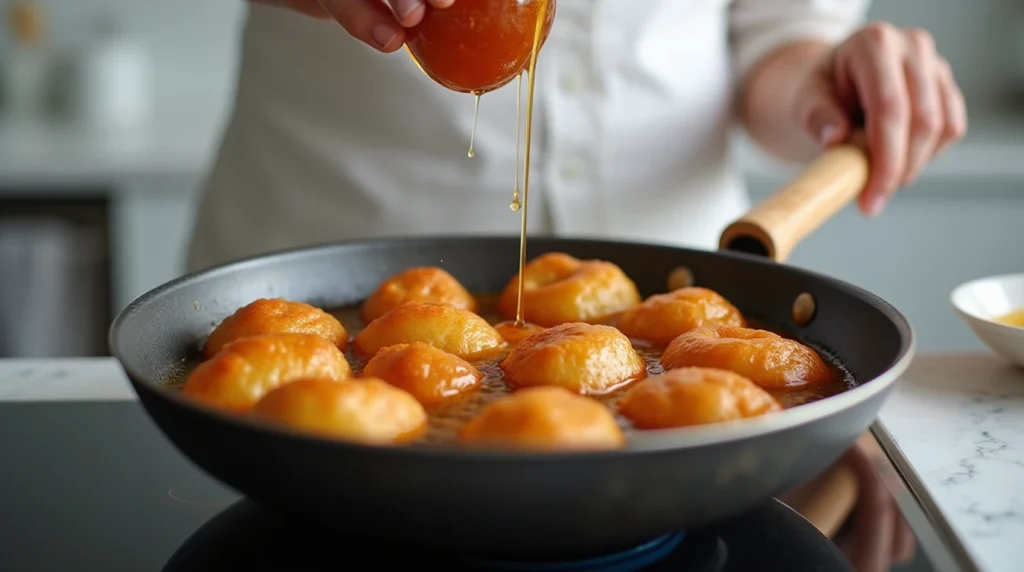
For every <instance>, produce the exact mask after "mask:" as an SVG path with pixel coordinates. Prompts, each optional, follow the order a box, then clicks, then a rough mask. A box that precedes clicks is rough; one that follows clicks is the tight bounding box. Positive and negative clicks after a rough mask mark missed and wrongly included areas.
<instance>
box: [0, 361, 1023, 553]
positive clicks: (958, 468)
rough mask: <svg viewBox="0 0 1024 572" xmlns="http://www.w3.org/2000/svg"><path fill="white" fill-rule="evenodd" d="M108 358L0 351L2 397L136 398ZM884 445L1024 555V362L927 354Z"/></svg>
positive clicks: (924, 486)
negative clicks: (2, 355) (8, 355)
mask: <svg viewBox="0 0 1024 572" xmlns="http://www.w3.org/2000/svg"><path fill="white" fill-rule="evenodd" d="M135 398H136V396H135V393H134V392H133V391H132V389H131V387H130V386H129V385H128V381H127V379H126V378H125V376H124V373H123V371H122V370H121V367H120V366H119V365H118V363H117V362H116V361H115V360H113V359H111V358H99V359H54V360H0V401H41V400H49V401H74V400H134V399H135ZM881 423H882V425H883V427H884V430H883V432H882V433H883V434H882V435H880V437H881V441H882V445H883V446H884V447H885V448H886V450H887V452H889V453H890V455H891V456H892V457H893V461H894V463H895V464H896V465H897V467H898V468H899V469H900V471H901V473H902V474H903V476H904V479H905V481H906V484H907V485H909V487H910V489H911V491H912V493H913V494H914V495H915V496H916V497H917V499H918V501H919V503H920V504H921V505H922V507H923V508H924V510H925V512H926V513H930V518H931V523H932V525H934V526H935V527H936V528H937V529H940V536H941V535H942V534H946V535H947V536H946V541H947V542H948V543H950V544H954V545H957V546H956V547H955V548H954V549H953V551H954V552H956V550H958V549H959V548H960V547H962V548H963V549H964V551H965V552H966V554H967V556H968V558H969V559H970V560H971V564H972V565H973V567H974V568H976V569H978V570H982V571H984V572H1002V571H1006V572H1011V571H1013V572H1016V571H1018V570H1020V569H1021V568H1020V566H1019V560H1020V557H1021V556H1024V371H1021V370H1019V369H1015V368H1013V367H1012V366H1009V365H1007V364H1006V363H1005V362H1003V361H1001V360H1000V359H998V358H996V357H994V356H991V355H989V354H963V355H927V354H926V355H921V356H919V357H918V358H917V359H916V360H915V361H914V363H913V364H912V365H911V367H910V369H909V370H908V371H907V373H906V374H905V375H904V376H903V378H902V379H901V380H900V382H899V385H898V386H897V389H896V390H895V391H894V393H893V395H892V397H891V398H890V400H889V401H888V403H887V404H886V406H885V408H884V409H883V411H882V414H881Z"/></svg>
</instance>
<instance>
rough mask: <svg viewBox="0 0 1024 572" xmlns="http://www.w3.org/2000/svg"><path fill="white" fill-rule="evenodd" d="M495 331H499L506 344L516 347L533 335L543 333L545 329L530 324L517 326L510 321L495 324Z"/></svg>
mask: <svg viewBox="0 0 1024 572" xmlns="http://www.w3.org/2000/svg"><path fill="white" fill-rule="evenodd" d="M494 329H495V330H497V331H498V334H499V335H501V337H502V339H504V340H505V342H506V343H508V344H509V345H513V346H514V345H516V344H518V343H519V342H521V341H523V340H525V339H526V338H528V337H530V336H532V335H533V334H536V333H537V332H540V331H543V330H544V327H543V326H538V325H537V324H531V323H529V322H527V323H524V324H522V325H516V323H515V321H512V320H510V321H508V322H499V323H497V324H494Z"/></svg>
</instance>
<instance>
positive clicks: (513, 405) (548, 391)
mask: <svg viewBox="0 0 1024 572" xmlns="http://www.w3.org/2000/svg"><path fill="white" fill-rule="evenodd" d="M459 439H460V441H461V442H463V443H466V444H472V445H484V446H493V447H500V448H518V449H533V450H547V451H558V450H594V449H617V448H619V447H622V446H623V445H625V443H626V437H625V436H624V435H623V433H622V429H621V428H619V426H618V424H617V423H616V422H615V417H614V415H612V412H611V411H610V410H609V409H608V408H607V407H605V406H604V405H602V404H601V403H599V402H597V401H595V400H593V399H590V398H589V397H583V396H581V395H576V394H574V393H572V392H570V391H569V390H567V389H564V388H561V387H533V388H530V389H524V390H521V391H517V392H515V393H513V394H512V395H511V396H509V397H505V398H503V399H499V400H498V401H494V402H492V403H490V404H489V405H487V407H485V408H484V410H483V411H482V412H481V413H480V415H478V416H477V417H475V418H474V419H472V420H470V422H469V423H467V424H466V425H465V426H464V427H463V428H462V431H461V432H460V434H459Z"/></svg>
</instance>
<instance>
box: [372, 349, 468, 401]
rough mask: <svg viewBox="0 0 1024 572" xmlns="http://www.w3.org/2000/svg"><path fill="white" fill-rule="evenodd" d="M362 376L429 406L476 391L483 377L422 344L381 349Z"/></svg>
mask: <svg viewBox="0 0 1024 572" xmlns="http://www.w3.org/2000/svg"><path fill="white" fill-rule="evenodd" d="M362 375H363V376H364V377H376V378H380V379H383V380H384V381H386V382H388V383H390V384H391V385H394V386H395V387H398V388H400V389H402V390H404V391H407V392H409V393H410V394H411V395H412V396H413V397H415V398H416V400H417V401H419V402H420V403H422V404H423V405H428V406H429V405H436V404H438V403H441V402H442V401H445V400H446V399H448V398H451V397H455V396H457V395H461V394H464V393H466V392H468V391H473V390H475V389H477V388H479V387H480V381H481V380H482V379H483V378H484V374H483V373H481V372H480V370H478V369H477V368H476V367H474V366H473V364H471V363H469V362H468V361H466V360H464V359H462V358H460V357H458V356H455V355H452V354H450V353H448V352H445V351H443V350H439V349H437V348H435V347H434V346H431V345H427V344H424V343H422V342H413V343H411V344H397V345H394V346H388V347H386V348H383V349H381V350H380V351H379V352H377V355H375V356H373V359H371V360H370V361H369V362H367V364H366V366H365V367H364V368H363V373H362Z"/></svg>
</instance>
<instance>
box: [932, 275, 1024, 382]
mask: <svg viewBox="0 0 1024 572" xmlns="http://www.w3.org/2000/svg"><path fill="white" fill-rule="evenodd" d="M950 302H952V304H953V308H954V309H955V310H956V312H957V313H958V314H960V316H961V317H962V318H963V319H964V320H965V321H966V322H967V325H968V326H970V327H971V330H973V331H974V333H975V335H977V336H978V338H980V339H981V341H982V342H984V343H985V345H987V346H988V347H989V348H991V349H992V351H994V352H996V353H997V354H999V355H1001V356H1003V357H1004V358H1006V359H1008V360H1010V361H1011V362H1013V363H1015V364H1017V365H1018V366H1020V367H1024V328H1021V327H1016V326H1008V325H1006V324H1002V323H999V322H997V321H996V319H997V318H999V317H1000V316H1004V315H1006V314H1009V313H1010V312H1014V311H1016V310H1021V309H1024V274H1006V275H1003V276H990V277H988V278H980V279H978V280H972V281H970V282H967V283H965V284H961V285H960V286H957V287H956V288H955V289H954V290H953V293H952V294H951V295H950Z"/></svg>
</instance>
